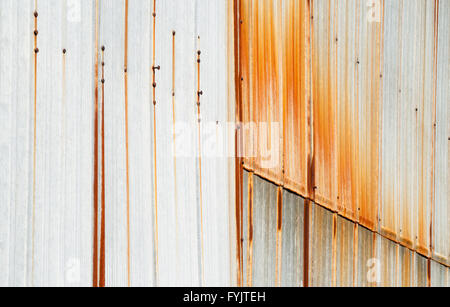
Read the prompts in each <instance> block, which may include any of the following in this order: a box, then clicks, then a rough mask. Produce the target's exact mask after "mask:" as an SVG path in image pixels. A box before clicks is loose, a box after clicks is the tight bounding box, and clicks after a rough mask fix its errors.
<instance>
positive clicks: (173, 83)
mask: <svg viewBox="0 0 450 307" xmlns="http://www.w3.org/2000/svg"><path fill="white" fill-rule="evenodd" d="M175 35H176V33H175V31H173V32H172V129H173V173H174V197H175V228H176V229H175V231H176V253H177V255H178V251H179V225H178V184H177V153H176V150H177V146H176V131H175V127H176V108H175V64H176V59H175V54H176V53H175V50H176V49H175ZM176 265H177V272H179V265H180V264H179V261H178V258H177V264H176Z"/></svg>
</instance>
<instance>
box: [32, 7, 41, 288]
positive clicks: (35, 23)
mask: <svg viewBox="0 0 450 307" xmlns="http://www.w3.org/2000/svg"><path fill="white" fill-rule="evenodd" d="M34 7H35V11H34V50H33V51H34V109H33V213H32V220H33V221H32V250H31V261H32V262H31V285H32V286H33V285H34V254H35V229H36V140H37V131H36V128H37V54H38V52H39V49H38V48H37V36H38V29H37V28H38V21H37V18H38V12H37V0H35V3H34Z"/></svg>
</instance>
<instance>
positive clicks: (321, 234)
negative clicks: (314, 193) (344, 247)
mask: <svg viewBox="0 0 450 307" xmlns="http://www.w3.org/2000/svg"><path fill="white" fill-rule="evenodd" d="M310 210H311V213H310V214H311V215H310V230H309V266H308V267H309V282H308V285H309V286H310V287H327V286H328V287H331V286H332V282H333V281H332V278H333V265H332V262H333V220H334V218H333V213H332V212H330V211H328V210H327V209H325V208H323V207H321V206H319V205H311V209H310Z"/></svg>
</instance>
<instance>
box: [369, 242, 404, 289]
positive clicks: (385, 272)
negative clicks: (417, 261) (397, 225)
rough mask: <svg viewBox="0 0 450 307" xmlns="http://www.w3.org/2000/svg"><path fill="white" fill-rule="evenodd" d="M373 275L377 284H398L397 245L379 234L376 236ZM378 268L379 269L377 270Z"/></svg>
mask: <svg viewBox="0 0 450 307" xmlns="http://www.w3.org/2000/svg"><path fill="white" fill-rule="evenodd" d="M376 244H377V249H376V257H375V270H376V271H375V274H376V275H375V276H376V279H373V280H375V281H376V283H377V286H380V287H397V286H398V273H397V271H398V245H397V244H396V243H394V242H393V241H391V240H388V239H386V238H383V237H382V236H380V235H377V237H376ZM378 270H379V271H378Z"/></svg>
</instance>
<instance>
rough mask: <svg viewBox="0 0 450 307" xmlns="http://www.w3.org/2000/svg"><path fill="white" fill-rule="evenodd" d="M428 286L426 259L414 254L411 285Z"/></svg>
mask: <svg viewBox="0 0 450 307" xmlns="http://www.w3.org/2000/svg"><path fill="white" fill-rule="evenodd" d="M427 286H428V259H427V258H425V257H423V256H421V255H419V254H417V253H416V254H415V257H414V284H413V287H427Z"/></svg>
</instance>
